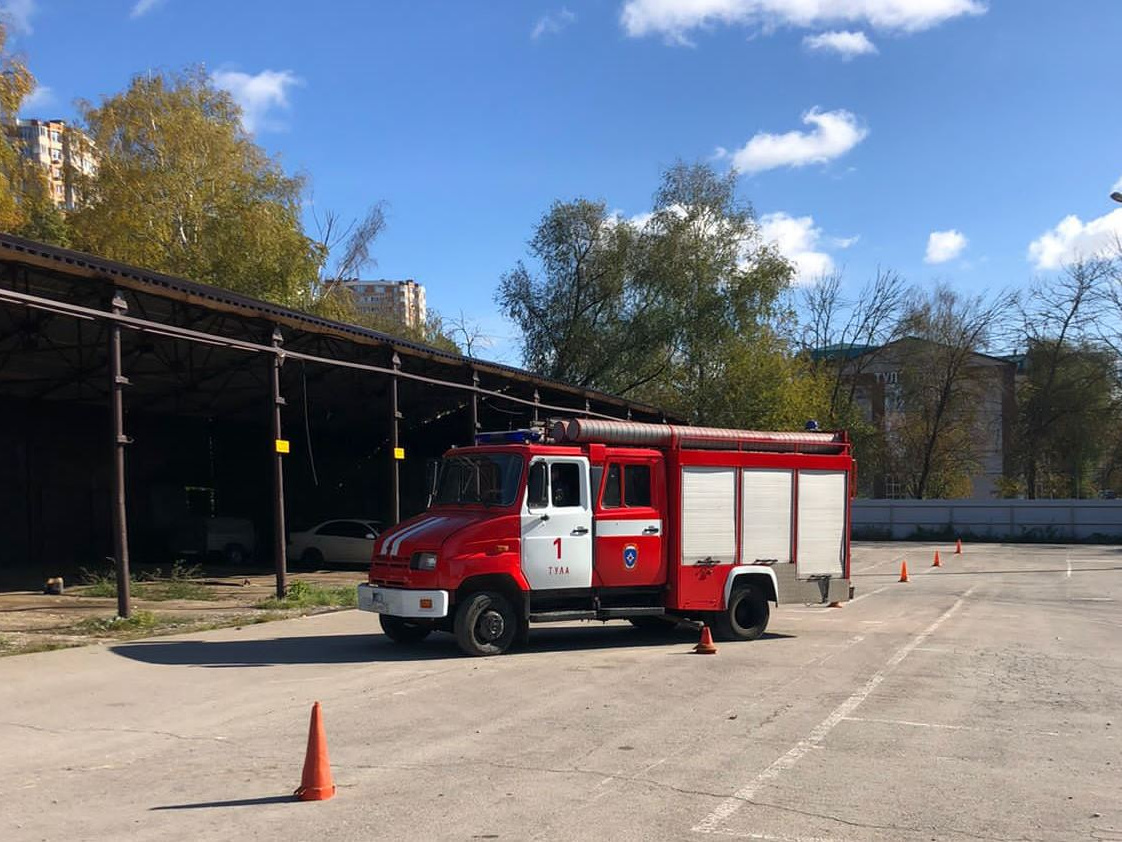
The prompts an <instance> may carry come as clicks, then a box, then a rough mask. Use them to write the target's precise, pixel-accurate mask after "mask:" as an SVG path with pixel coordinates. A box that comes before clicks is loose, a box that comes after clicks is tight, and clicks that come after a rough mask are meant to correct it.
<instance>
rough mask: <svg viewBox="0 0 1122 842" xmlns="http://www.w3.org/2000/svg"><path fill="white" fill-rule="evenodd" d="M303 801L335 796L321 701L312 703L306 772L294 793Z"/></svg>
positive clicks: (305, 762) (320, 799) (321, 799)
mask: <svg viewBox="0 0 1122 842" xmlns="http://www.w3.org/2000/svg"><path fill="white" fill-rule="evenodd" d="M293 794H294V795H295V796H296V797H297V798H299V799H300V800H301V801H326V800H327V799H328V798H333V797H334V796H335V783H334V782H333V781H332V780H331V763H330V761H329V760H328V759H327V736H326V735H325V734H324V731H323V714H322V713H320V709H319V702H316V703H315V704H314V705H312V721H311V724H310V725H309V726H308V753H307V754H306V755H305V757H304V774H303V776H301V778H300V788H299V789H298V790H296V792H295V793H293Z"/></svg>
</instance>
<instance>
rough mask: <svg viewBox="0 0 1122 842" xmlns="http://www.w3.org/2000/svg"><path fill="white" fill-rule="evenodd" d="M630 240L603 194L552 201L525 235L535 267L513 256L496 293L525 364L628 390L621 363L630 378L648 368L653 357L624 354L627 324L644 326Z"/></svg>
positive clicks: (631, 233)
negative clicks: (517, 333)
mask: <svg viewBox="0 0 1122 842" xmlns="http://www.w3.org/2000/svg"><path fill="white" fill-rule="evenodd" d="M636 240H637V232H636V231H635V229H634V228H633V226H631V225H630V224H629V223H627V222H626V221H623V220H619V219H616V218H615V217H613V216H611V215H610V214H609V213H608V210H607V207H606V206H605V205H604V203H603V202H593V201H590V200H588V199H576V200H574V201H571V202H554V203H553V205H552V206H551V207H550V208H549V210H548V211H547V212H546V213H545V215H544V216H543V217H542V218H541V221H540V222H539V223H538V225H537V228H536V230H535V231H534V235H533V236H532V237H531V238H530V242H529V251H530V256H531V259H532V261H533V265H535V267H536V269H537V271H536V272H535V271H533V270H532V269H531V268H528V267H527V266H526V264H525V263H524V262H522V261H519V262H518V264H517V265H516V266H515V268H514V269H512V270H511V271H510V272H507V273H506V274H504V275H503V276H502V278H501V280H500V282H499V289H498V292H497V293H496V301H497V302H498V304H499V307H500V308H501V309H502V311H503V312H504V313H505V314H506V315H507V317H509V318H510V319H512V320H513V321H514V322H516V323H517V324H518V326H519V327H520V328H521V330H522V360H523V363H524V364H525V365H526V367H527V368H529V369H531V370H532V371H536V372H538V373H539V374H543V375H545V376H546V377H552V378H554V379H556V380H563V381H565V382H568V383H572V384H574V385H577V386H585V387H591V388H601V389H606V390H616V391H620V392H625V391H628V389H627V386H628V384H627V383H625V382H624V381H625V379H626V376H625V375H626V372H627V371H629V370H630V371H631V372H632V373H633V377H634V379H635V381H636V385H639V383H641V382H642V380H643V378H644V377H645V376H646V377H650V376H651V373H650V372H651V368H652V364H651V362H649V361H648V362H646V364H643V363H644V361H643V360H635V359H627V358H626V357H627V356H629V351H630V349H631V348H632V346H633V345H634V341H633V339H632V337H630V336H629V335H628V332H629V331H630V330H642V320H643V316H644V308H643V307H642V305H641V303H639V302H637V301H635V300H634V295H635V294H637V292H638V291H637V290H636V289H635V285H634V283H633V279H632V276H631V270H632V266H631V264H632V262H633V260H634V257H635V251H636ZM653 356H654V355H652V357H653ZM654 367H655V368H657V363H654ZM631 388H632V389H633V388H635V386H632V387H631Z"/></svg>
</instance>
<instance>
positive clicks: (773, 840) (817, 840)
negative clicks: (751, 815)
mask: <svg viewBox="0 0 1122 842" xmlns="http://www.w3.org/2000/svg"><path fill="white" fill-rule="evenodd" d="M713 833H717V834H720V835H721V836H732V837H735V838H737V839H760V840H763V842H837V839H836V838H834V839H826V838H824V837H821V836H773V835H771V834H770V833H740V832H738V831H735V830H714V831H713Z"/></svg>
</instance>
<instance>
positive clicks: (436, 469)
mask: <svg viewBox="0 0 1122 842" xmlns="http://www.w3.org/2000/svg"><path fill="white" fill-rule="evenodd" d="M439 479H440V460H439V459H426V460H425V488H426V489H428V499H427V500H426V501H425V508H426V509H427V508H428V507H429V506H431V505H432V501H433V499H434V498H435V497H436V483H437V481H438V480H439Z"/></svg>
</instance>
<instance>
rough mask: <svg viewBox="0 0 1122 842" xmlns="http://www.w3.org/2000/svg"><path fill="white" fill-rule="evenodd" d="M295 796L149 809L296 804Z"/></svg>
mask: <svg viewBox="0 0 1122 842" xmlns="http://www.w3.org/2000/svg"><path fill="white" fill-rule="evenodd" d="M299 800H300V799H298V798H297V797H296V796H295V795H269V796H266V797H264V798H236V799H234V800H233V801H199V802H198V803H196V804H165V805H164V806H162V807H149V808H148V809H149V810H150V811H156V810H201V809H204V808H206V807H253V806H255V805H258V804H287V803H289V802H292V803H298V802H299Z"/></svg>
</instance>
